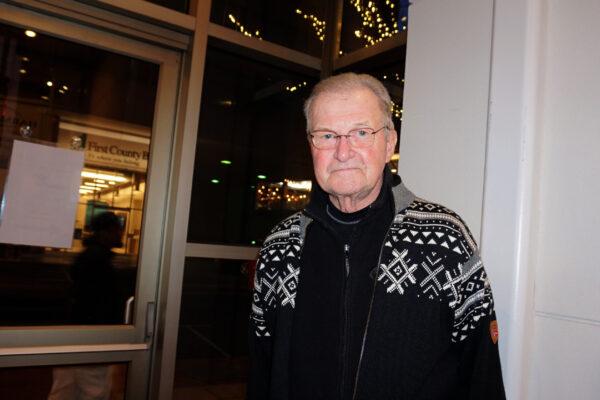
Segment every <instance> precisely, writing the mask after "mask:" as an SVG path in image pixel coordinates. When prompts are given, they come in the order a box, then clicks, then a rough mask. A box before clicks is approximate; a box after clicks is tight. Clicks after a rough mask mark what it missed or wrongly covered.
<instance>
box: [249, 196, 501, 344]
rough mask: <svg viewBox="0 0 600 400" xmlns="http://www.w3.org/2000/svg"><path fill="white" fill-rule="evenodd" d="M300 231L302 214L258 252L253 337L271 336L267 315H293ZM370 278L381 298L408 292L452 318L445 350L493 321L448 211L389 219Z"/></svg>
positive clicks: (431, 207) (473, 261)
mask: <svg viewBox="0 0 600 400" xmlns="http://www.w3.org/2000/svg"><path fill="white" fill-rule="evenodd" d="M308 223H310V221H307V217H306V216H304V215H303V214H302V213H296V214H294V215H292V216H290V217H288V218H287V219H285V220H284V221H282V222H281V223H279V224H278V225H277V226H276V227H275V228H274V229H273V230H272V231H271V233H270V235H269V236H268V237H267V238H266V240H265V243H264V245H263V248H262V249H261V251H260V254H259V258H258V262H257V271H256V276H255V283H254V285H255V290H254V297H253V304H252V313H251V319H252V324H253V327H254V333H255V335H256V336H258V337H268V336H271V335H272V332H271V329H272V328H271V326H270V324H269V323H268V317H267V316H268V315H269V314H274V312H275V310H276V309H277V308H278V307H291V308H292V309H293V308H294V307H295V299H296V294H297V290H298V282H299V279H300V277H301V274H300V268H299V265H300V262H299V259H300V257H301V253H302V246H303V242H304V232H305V227H306V225H307V224H308ZM303 226H304V228H303ZM376 276H377V285H382V286H383V287H384V288H385V291H386V293H387V295H388V296H403V295H406V294H407V293H408V292H410V293H411V294H412V295H416V297H419V298H421V300H423V301H439V302H445V303H446V304H447V305H448V307H449V308H450V310H452V312H453V327H452V338H451V340H452V341H453V342H461V341H463V340H465V339H466V338H467V337H469V334H470V332H472V331H474V330H475V329H476V328H477V327H478V321H479V320H483V319H484V317H487V316H490V315H491V314H492V313H493V299H492V293H491V289H490V285H489V282H488V279H487V276H486V273H485V270H484V268H483V264H482V262H481V260H480V258H479V254H478V251H477V247H476V244H475V241H474V240H473V238H472V236H471V233H470V232H469V230H468V228H467V227H466V226H465V224H464V222H463V221H462V219H461V218H460V217H459V216H458V215H457V214H455V213H454V212H452V211H451V210H448V209H447V208H445V207H443V206H440V205H438V204H435V203H431V202H427V201H425V200H423V199H418V198H417V199H415V200H414V201H413V202H412V203H411V204H410V205H409V207H407V208H405V209H403V210H400V211H399V212H398V213H397V214H396V216H395V218H394V220H393V222H392V225H391V226H390V229H389V231H388V234H387V235H386V238H385V240H384V246H383V249H382V253H381V263H380V265H379V268H378V271H377V274H376ZM379 290H381V288H380V289H379Z"/></svg>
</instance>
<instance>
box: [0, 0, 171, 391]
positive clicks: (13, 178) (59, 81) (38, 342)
mask: <svg viewBox="0 0 600 400" xmlns="http://www.w3.org/2000/svg"><path fill="white" fill-rule="evenodd" d="M0 6H1V5H0ZM1 8H2V10H1V12H0V194H1V196H2V203H1V208H0V356H1V357H0V398H3V399H10V398H19V399H37V398H43V399H45V398H70V397H68V396H69V395H67V397H60V396H61V395H64V393H75V391H76V390H88V389H89V390H98V391H102V390H104V391H105V392H106V393H108V394H109V396H110V397H106V398H123V396H125V395H126V394H128V395H132V397H130V398H144V397H145V393H146V390H147V389H146V387H147V379H148V378H147V377H148V376H149V365H150V352H151V349H152V342H153V336H154V327H155V321H154V316H155V314H156V293H157V287H158V276H159V270H160V266H161V256H162V248H163V244H164V243H163V242H164V237H163V232H164V229H163V227H164V226H165V216H166V214H167V213H166V208H167V195H166V193H167V192H168V184H169V171H170V164H171V161H172V160H171V149H172V143H173V140H174V126H175V113H176V99H177V89H178V81H179V71H180V68H179V65H180V53H179V52H177V51H173V50H168V49H165V48H162V47H158V46H155V45H151V44H148V43H143V42H139V41H136V40H134V39H129V38H125V37H119V36H117V35H114V34H112V33H108V32H106V31H102V30H100V29H95V28H90V27H86V26H83V25H79V24H76V23H73V22H67V21H66V20H60V19H58V18H54V17H50V16H47V15H42V14H37V13H34V12H30V11H27V10H23V9H20V8H17V7H11V6H1ZM83 380H87V382H88V384H87V386H88V387H87V389H85V388H82V387H83V386H86V385H84V384H82V385H83V386H81V385H80V383H78V381H83ZM90 381H94V382H96V383H95V388H94V387H92V389H90V384H89V382H90ZM19 382H21V384H19ZM23 382H37V383H39V384H36V385H26V384H23ZM80 386H81V387H80ZM92 386H94V385H92ZM19 388H20V389H19ZM71 391H72V392H71ZM61 393H62V394H61ZM53 396H56V397H53Z"/></svg>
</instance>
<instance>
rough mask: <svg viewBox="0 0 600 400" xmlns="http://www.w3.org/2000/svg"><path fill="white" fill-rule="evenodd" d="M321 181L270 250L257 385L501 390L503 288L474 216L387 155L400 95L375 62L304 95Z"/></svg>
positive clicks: (255, 345)
mask: <svg viewBox="0 0 600 400" xmlns="http://www.w3.org/2000/svg"><path fill="white" fill-rule="evenodd" d="M304 112H305V116H306V120H307V130H308V142H309V145H310V150H311V154H312V159H313V164H314V171H315V177H316V181H317V183H318V185H315V186H316V187H315V190H314V192H313V194H312V198H311V201H310V203H309V205H308V206H307V207H306V209H305V210H303V211H302V212H299V213H297V214H294V215H292V216H291V217H289V218H287V219H286V220H284V221H283V222H281V223H280V224H278V225H277V226H276V227H275V228H274V229H273V231H272V232H271V234H270V235H269V236H268V237H267V238H266V240H265V243H264V246H263V248H262V249H261V251H260V255H259V259H258V262H257V270H256V276H255V288H254V297H253V305H252V313H251V324H250V325H251V326H250V348H251V360H252V366H251V373H250V380H249V383H248V398H249V399H290V400H296V399H298V400H299V399H302V400H315V399H327V400H332V399H339V400H346V399H394V400H400V399H410V400H414V399H440V400H441V399H486V400H489V399H503V398H504V388H503V384H502V376H501V371H500V361H499V357H498V347H497V340H498V331H497V324H496V321H495V315H494V306H493V299H492V292H491V289H490V285H489V281H488V279H487V276H486V273H485V271H484V269H483V265H482V263H481V260H480V258H479V254H478V251H477V247H476V244H475V241H474V240H473V237H472V236H471V233H470V232H469V230H468V228H467V227H466V226H465V224H464V222H463V221H462V220H461V219H460V217H459V216H458V215H456V214H455V213H454V212H452V211H450V210H448V209H447V208H445V207H443V206H441V205H439V204H435V203H430V202H428V201H426V200H423V199H420V198H418V197H415V195H413V194H412V193H411V192H410V191H409V190H408V189H407V188H406V187H405V186H404V185H403V184H402V183H401V182H400V179H399V177H398V176H394V175H392V173H391V172H390V171H389V169H388V168H387V166H386V164H387V163H388V162H389V161H390V158H391V156H392V154H393V153H394V149H395V146H396V141H397V135H396V132H395V130H394V126H393V123H392V119H391V100H390V97H389V94H388V92H387V90H386V89H385V87H384V86H383V85H382V84H381V82H379V81H378V80H376V79H375V78H373V77H371V76H369V75H357V74H353V73H347V74H342V75H337V76H333V77H331V78H328V79H325V80H323V81H321V82H320V83H319V84H317V85H316V86H315V88H314V89H313V92H312V94H311V96H310V97H309V98H308V100H307V101H306V103H305V108H304Z"/></svg>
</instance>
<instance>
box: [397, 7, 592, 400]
mask: <svg viewBox="0 0 600 400" xmlns="http://www.w3.org/2000/svg"><path fill="white" fill-rule="evenodd" d="M449 3H451V4H449ZM487 7H491V10H492V16H491V17H489V18H488V16H487V15H488V14H487V13H486V10H487V9H488V8H487ZM410 11H411V14H410V21H409V24H410V25H409V35H408V51H407V68H406V84H407V87H406V92H405V103H404V121H405V123H404V125H403V137H402V143H401V156H400V159H401V164H400V174H401V175H402V176H403V178H404V180H405V181H406V182H407V184H408V185H409V187H412V188H416V189H415V192H417V193H418V194H421V195H423V196H425V197H429V198H431V199H433V200H436V201H440V202H443V203H445V204H448V205H449V206H450V207H452V208H454V209H456V211H458V212H459V213H461V214H463V216H465V219H466V220H467V222H468V223H469V224H470V225H471V226H475V227H476V229H474V230H475V231H476V230H477V227H478V226H481V236H480V239H481V250H482V255H483V259H484V262H485V263H486V268H487V270H488V272H489V275H490V277H491V280H492V286H493V290H494V295H495V298H496V311H497V315H498V319H499V322H500V343H501V357H502V363H503V370H504V379H505V385H506V389H507V394H508V398H509V399H544V400H546V399H565V398H574V399H597V398H600V395H599V393H600V379H599V378H600V372H598V371H600V346H599V345H598V342H599V341H600V260H598V259H597V257H596V254H595V252H594V249H595V248H597V247H599V246H598V244H600V240H598V239H597V237H596V235H595V233H596V232H595V231H596V226H598V225H600V224H599V223H600V207H599V206H598V205H597V204H598V203H599V201H598V198H600V155H599V153H600V43H599V39H598V38H600V24H598V23H597V21H598V20H600V1H598V0H570V1H565V0H562V1H560V0H496V1H493V2H489V1H481V2H473V1H468V0H457V1H453V2H447V1H445V0H415V2H414V4H413V6H412V7H411V10H410ZM488 30H489V31H490V32H491V40H490V43H489V47H488V48H486V45H485V42H486V40H487V39H488V37H489V35H488V33H487V32H488ZM465 32H469V34H471V35H478V38H479V40H480V41H479V44H478V45H472V44H474V43H475V42H476V40H475V41H474V40H473V39H469V40H468V41H467V44H466V45H459V46H456V50H457V51H456V52H453V51H450V50H449V48H448V45H449V44H450V43H451V42H452V40H453V39H452V38H464V35H465ZM442 33H443V35H446V37H444V36H443V35H442ZM490 55H491V57H490ZM485 57H488V61H487V64H486V62H485ZM486 71H487V72H488V75H487V76H488V83H489V92H488V98H484V99H482V96H483V90H477V89H476V88H481V87H482V83H481V80H482V79H483V77H484V76H485V74H486ZM467 110H471V111H472V112H467ZM453 112H456V113H458V114H457V116H456V117H451V116H450V114H452V113H453ZM482 120H485V121H487V125H486V126H482V124H481V121H482ZM457 143H460V144H459V145H457ZM457 160H460V162H457ZM478 174H481V176H482V179H481V180H480V178H479V175H478ZM477 198H479V199H480V200H481V204H480V205H479V206H478V205H477V201H475V199H477ZM465 208H468V209H465ZM469 213H470V214H469ZM478 213H479V214H478Z"/></svg>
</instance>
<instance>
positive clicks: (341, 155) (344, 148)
mask: <svg viewBox="0 0 600 400" xmlns="http://www.w3.org/2000/svg"><path fill="white" fill-rule="evenodd" d="M353 155H354V150H353V149H352V146H351V145H350V138H349V137H348V136H339V138H338V142H337V144H336V148H335V154H334V156H335V158H336V159H338V160H339V161H346V160H349V159H350V158H352V156H353Z"/></svg>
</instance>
